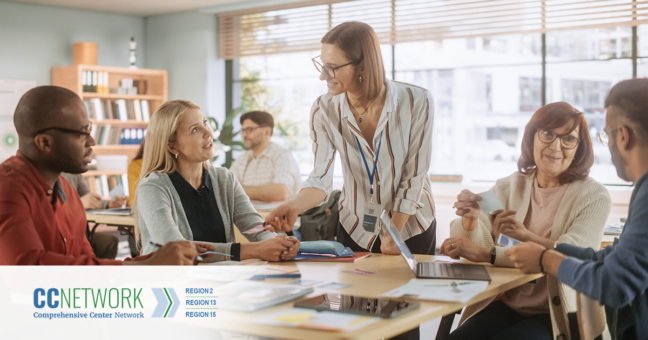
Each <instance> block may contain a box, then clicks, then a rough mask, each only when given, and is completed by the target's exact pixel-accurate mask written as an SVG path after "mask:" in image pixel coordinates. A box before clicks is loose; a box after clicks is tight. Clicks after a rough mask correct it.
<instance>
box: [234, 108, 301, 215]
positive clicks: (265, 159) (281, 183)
mask: <svg viewBox="0 0 648 340" xmlns="http://www.w3.org/2000/svg"><path fill="white" fill-rule="evenodd" d="M273 128H274V119H273V118H272V115H270V114H269V113H267V112H262V111H252V112H248V113H246V114H244V115H242V116H241V135H242V137H243V145H244V146H245V148H246V149H248V150H249V151H247V152H245V153H243V154H241V155H240V156H239V157H238V158H237V159H236V161H234V164H232V167H231V169H230V170H231V171H232V172H233V173H234V176H235V177H236V178H237V179H238V180H239V182H240V183H241V185H242V186H243V190H245V193H246V194H247V195H248V197H250V200H251V201H252V203H253V204H259V203H263V202H275V201H285V200H287V199H290V198H292V197H293V196H295V195H296V194H297V192H298V191H299V188H300V185H301V175H300V173H299V166H297V162H296V161H295V158H293V156H292V153H290V151H289V150H287V149H285V148H282V147H280V146H279V145H277V144H275V143H272V142H271V141H270V137H271V136H272V130H273Z"/></svg>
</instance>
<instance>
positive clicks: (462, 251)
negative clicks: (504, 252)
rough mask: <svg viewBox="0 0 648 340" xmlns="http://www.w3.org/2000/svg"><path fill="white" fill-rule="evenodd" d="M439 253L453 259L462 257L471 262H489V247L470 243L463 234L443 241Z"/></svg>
mask: <svg viewBox="0 0 648 340" xmlns="http://www.w3.org/2000/svg"><path fill="white" fill-rule="evenodd" d="M439 254H440V255H446V256H449V257H450V258H452V259H454V260H458V259H460V258H462V257H463V258H465V259H467V260H469V261H473V262H490V249H489V248H485V247H480V246H478V245H476V244H474V243H472V242H471V241H470V240H469V239H467V238H466V237H465V236H456V237H450V238H448V239H446V240H445V241H443V244H442V245H441V248H439Z"/></svg>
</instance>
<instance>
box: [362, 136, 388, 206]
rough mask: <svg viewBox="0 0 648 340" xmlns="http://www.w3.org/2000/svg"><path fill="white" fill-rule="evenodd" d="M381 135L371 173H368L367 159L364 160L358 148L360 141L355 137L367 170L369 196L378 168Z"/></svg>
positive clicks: (371, 192)
mask: <svg viewBox="0 0 648 340" xmlns="http://www.w3.org/2000/svg"><path fill="white" fill-rule="evenodd" d="M382 135H383V133H382V132H381V133H380V142H378V150H377V151H376V160H375V161H374V166H373V172H371V171H369V165H368V164H367V158H365V155H364V152H362V146H360V140H358V137H356V142H357V143H358V149H360V154H361V155H362V160H363V161H364V164H365V167H366V168H367V174H368V175H369V184H371V190H370V191H369V193H370V194H372V195H373V180H374V175H375V174H376V167H377V166H378V155H379V154H380V146H381V145H382Z"/></svg>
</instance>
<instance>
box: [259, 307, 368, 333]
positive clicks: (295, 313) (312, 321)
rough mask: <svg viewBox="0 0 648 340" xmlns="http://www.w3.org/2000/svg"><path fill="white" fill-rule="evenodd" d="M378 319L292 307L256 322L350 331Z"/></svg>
mask: <svg viewBox="0 0 648 340" xmlns="http://www.w3.org/2000/svg"><path fill="white" fill-rule="evenodd" d="M378 320H380V318H378V317H371V316H361V315H352V314H343V313H336V312H318V311H315V310H312V309H304V308H293V309H289V310H284V311H281V312H277V313H273V314H270V315H268V316H266V317H264V318H262V319H259V320H257V321H256V322H258V323H262V324H267V325H276V326H288V327H300V328H309V329H317V330H323V331H352V330H356V329H360V328H363V327H365V326H367V325H369V324H372V323H374V322H376V321H378Z"/></svg>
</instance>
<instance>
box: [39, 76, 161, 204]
mask: <svg viewBox="0 0 648 340" xmlns="http://www.w3.org/2000/svg"><path fill="white" fill-rule="evenodd" d="M122 80H124V81H122ZM130 80H132V82H133V85H136V86H138V89H137V91H136V92H135V93H132V92H133V90H132V89H131V93H132V94H123V93H114V92H117V90H118V88H120V87H122V89H120V90H124V88H126V90H128V89H127V87H129V86H128V85H124V83H126V84H129V83H130ZM167 81H168V75H167V71H166V70H153V69H130V68H125V67H112V66H98V65H71V66H61V67H53V68H52V85H55V86H60V87H64V88H67V89H69V90H71V91H73V92H75V93H76V94H77V95H79V97H81V99H82V100H83V101H84V102H85V103H86V106H87V107H88V109H89V118H90V121H91V122H92V124H93V126H94V129H93V130H94V131H93V137H95V139H96V140H97V145H96V146H95V147H93V153H94V155H126V156H127V158H128V163H130V162H131V160H132V159H133V158H134V157H135V155H136V154H137V150H138V149H139V142H140V141H141V137H143V135H144V133H143V132H145V129H146V128H147V126H148V120H149V118H150V115H151V114H152V113H153V112H154V111H155V110H156V109H157V108H158V106H160V105H162V103H164V102H165V101H166V100H167V97H168V86H167V85H168V84H167ZM146 113H148V115H147V114H146ZM126 130H128V131H126ZM131 133H132V135H133V136H134V137H133V138H132V139H130V137H129V136H130V134H131ZM135 135H137V138H136V137H135ZM126 137H129V138H126ZM127 139H128V140H127ZM122 175H124V172H122V171H96V170H92V171H88V172H86V173H85V174H84V177H85V178H86V180H88V181H89V184H90V188H91V190H92V191H94V192H99V194H100V195H102V196H104V197H105V196H107V193H106V192H103V191H105V190H98V189H100V188H97V186H98V185H100V183H99V182H96V180H97V179H99V180H100V181H104V182H105V181H106V178H107V180H108V182H110V189H112V186H113V184H114V183H113V182H114V179H115V178H118V177H119V178H121V177H122ZM102 177H103V179H102ZM124 177H125V176H124ZM95 182H96V184H97V185H94V184H95ZM117 182H120V181H117ZM103 186H104V187H105V184H104V185H103ZM104 189H105V188H104Z"/></svg>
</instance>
